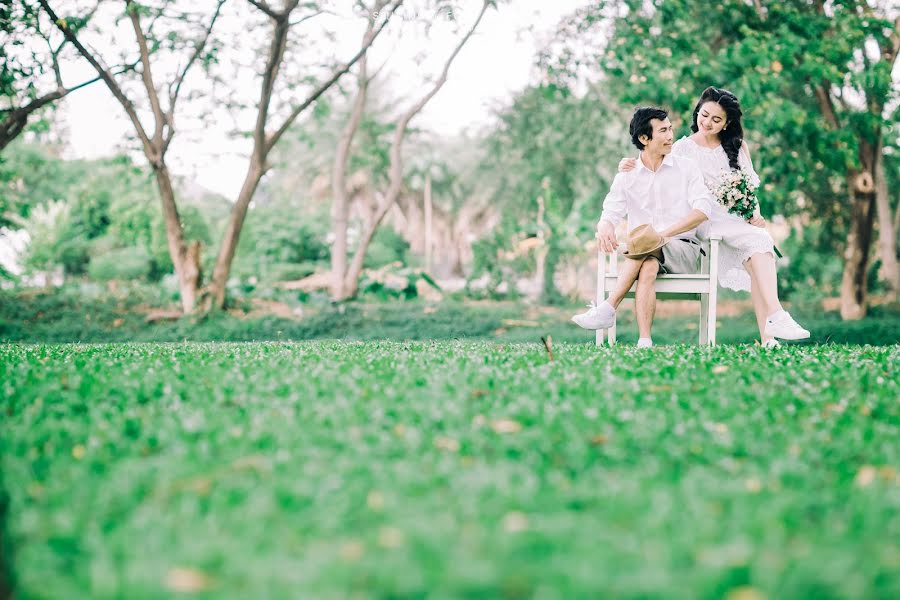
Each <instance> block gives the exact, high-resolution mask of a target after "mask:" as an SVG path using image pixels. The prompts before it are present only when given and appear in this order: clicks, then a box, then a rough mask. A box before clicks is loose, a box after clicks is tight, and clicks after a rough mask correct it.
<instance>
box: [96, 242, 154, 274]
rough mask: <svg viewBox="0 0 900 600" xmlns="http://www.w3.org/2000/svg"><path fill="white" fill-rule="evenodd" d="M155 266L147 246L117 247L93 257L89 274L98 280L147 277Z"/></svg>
mask: <svg viewBox="0 0 900 600" xmlns="http://www.w3.org/2000/svg"><path fill="white" fill-rule="evenodd" d="M152 268H153V264H152V259H151V257H150V253H149V252H148V251H147V249H146V248H143V247H141V246H134V247H131V248H116V249H114V250H110V251H109V252H106V253H104V254H101V255H99V256H95V257H93V258H92V259H91V262H90V264H89V265H88V275H89V276H90V277H91V279H95V280H98V281H110V280H133V279H146V278H147V277H148V276H149V275H150V273H151V270H152Z"/></svg>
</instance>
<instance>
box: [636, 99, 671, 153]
mask: <svg viewBox="0 0 900 600" xmlns="http://www.w3.org/2000/svg"><path fill="white" fill-rule="evenodd" d="M668 118H669V113H667V112H666V111H664V110H663V109H661V108H656V107H655V106H641V107H639V108H637V109H636V110H635V111H634V115H633V116H632V117H631V125H629V126H628V133H630V134H631V143H633V144H634V145H635V146H637V149H638V150H643V149H644V144H642V143H641V141H640V140H639V139H638V138H639V137H641V136H642V135H646V136H647V137H648V138H650V139H651V140H652V139H653V127H652V126H651V125H650V120H651V119H659V120H660V121H665V120H666V119H668Z"/></svg>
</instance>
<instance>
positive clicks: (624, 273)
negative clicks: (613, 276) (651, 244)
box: [606, 258, 655, 308]
mask: <svg viewBox="0 0 900 600" xmlns="http://www.w3.org/2000/svg"><path fill="white" fill-rule="evenodd" d="M654 260H655V259H654ZM643 264H644V260H641V259H631V258H627V259H625V262H624V263H623V264H622V266H621V268H620V269H619V278H618V280H617V281H616V289H614V290H613V291H612V293H611V294H610V295H609V296H608V297H607V298H606V301H607V302H609V304H610V305H611V306H612V307H613V308H619V304H621V303H622V300H623V299H624V298H625V294H627V293H628V290H630V289H631V286H632V285H634V282H635V280H636V279H637V278H638V273H639V272H640V270H641V265H643Z"/></svg>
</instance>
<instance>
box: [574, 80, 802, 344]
mask: <svg viewBox="0 0 900 600" xmlns="http://www.w3.org/2000/svg"><path fill="white" fill-rule="evenodd" d="M710 89H715V88H710ZM716 91H718V90H716ZM705 94H706V93H704V95H705ZM716 108H718V111H719V112H721V116H722V119H721V120H720V121H719V122H717V124H718V125H719V127H718V129H719V131H721V129H723V127H722V126H721V124H720V123H721V122H722V121H724V120H725V117H726V111H724V110H723V109H722V107H721V106H718V103H717V102H715V101H707V102H703V99H701V103H699V104H698V109H697V110H695V112H694V119H695V121H696V120H697V119H698V113H699V114H700V119H701V121H702V120H703V119H707V120H708V121H710V125H712V120H711V119H708V115H709V114H714V113H716ZM738 114H739V113H738ZM726 127H727V125H726ZM711 129H712V127H705V130H706V133H707V134H708V133H709V131H710V130H711ZM696 131H697V129H695V132H696ZM629 132H630V134H631V139H632V142H633V143H634V145H635V146H636V147H637V148H638V149H639V150H640V151H641V153H640V157H639V158H638V159H637V161H636V163H635V164H634V166H633V167H632V168H631V169H629V170H625V171H623V172H620V173H618V174H617V175H616V177H615V179H614V180H613V184H612V188H611V189H610V192H609V194H608V195H607V197H606V199H605V200H604V202H603V212H602V214H601V215H600V221H599V223H598V224H597V242H598V247H599V250H600V252H603V253H611V252H614V251H615V250H616V249H617V248H618V245H619V244H618V240H617V239H616V233H615V228H616V225H618V224H619V223H620V222H621V221H622V220H623V219H626V218H627V221H628V226H629V228H630V232H629V235H628V238H629V239H628V249H627V250H625V251H624V252H623V253H622V255H623V256H624V257H625V258H626V259H627V260H625V261H624V263H623V264H622V266H621V268H620V270H619V273H618V278H617V280H616V284H615V289H613V291H612V292H611V293H610V295H609V296H608V297H607V298H606V300H603V299H602V298H600V297H598V298H597V302H596V303H593V302H592V303H591V306H590V310H588V311H587V312H585V313H582V314H579V315H575V316H574V317H572V320H573V321H574V322H575V323H576V324H577V325H579V326H581V327H583V328H585V329H592V330H599V329H609V328H611V327H613V326H614V324H615V315H616V309H617V308H618V306H619V304H620V303H621V302H622V300H623V299H624V298H625V295H626V294H627V293H628V292H629V291H630V290H631V288H632V286H634V284H635V282H636V283H637V286H636V291H635V313H636V317H637V323H638V330H639V334H640V338H639V339H638V344H637V345H638V347H640V348H649V347H651V346H652V345H653V341H652V338H651V333H650V331H651V326H652V324H653V315H654V313H655V310H656V288H655V285H656V278H657V276H658V275H659V274H675V273H698V272H699V270H700V269H699V268H700V257H701V254H702V253H703V249H702V248H701V244H700V240H699V239H698V237H697V227H698V226H699V225H701V224H702V223H704V222H706V221H708V220H710V219H712V224H713V225H715V224H716V222H717V219H725V220H727V221H728V223H729V225H731V226H732V227H733V226H734V225H735V224H734V223H732V222H731V221H732V220H734V219H738V218H739V217H736V216H735V215H733V214H729V213H728V212H727V209H726V208H725V207H723V206H722V205H720V204H719V203H718V202H716V201H715V200H714V199H713V197H712V195H711V193H710V191H709V188H708V187H707V183H706V182H705V181H704V173H703V171H701V168H700V166H698V164H697V163H696V162H695V161H694V160H692V159H691V158H688V157H687V156H685V155H684V154H683V153H675V154H673V153H672V150H673V145H674V146H677V145H678V144H683V143H684V142H685V141H690V140H691V138H684V139H682V140H679V142H678V144H673V140H674V133H673V128H672V123H671V122H670V121H669V117H668V114H667V113H666V112H665V111H664V110H662V109H659V108H639V109H637V110H636V111H635V113H634V116H633V117H632V119H631V124H630V126H629ZM695 135H698V134H696V133H695ZM700 135H702V133H701V134H700ZM739 143H742V142H739ZM710 158H713V157H710ZM629 166H631V164H630V163H629V161H623V163H622V168H623V169H624V168H627V167H629ZM751 169H752V167H751ZM754 175H755V173H754ZM723 214H724V216H723ZM763 223H764V221H763ZM737 225H738V229H739V231H740V232H741V234H742V236H744V237H746V238H748V239H751V240H753V241H752V244H755V245H756V246H760V250H762V251H763V253H768V254H771V253H772V252H773V244H772V242H771V237H770V236H769V234H768V233H767V232H766V231H765V229H762V228H761V227H759V226H756V227H754V225H753V224H751V223H749V222H747V221H743V220H742V221H741V222H739V223H737ZM744 228H749V229H750V231H745V230H744ZM725 229H726V231H727V230H728V229H727V228H725ZM757 232H758V233H757ZM748 234H752V235H748ZM740 242H741V243H742V244H745V245H746V243H745V242H744V240H743V239H742V240H740ZM722 243H723V246H725V247H727V246H728V243H729V239H728V238H727V237H724V236H723V242H722ZM762 246H765V248H762ZM752 254H753V255H754V256H755V255H757V254H759V252H756V251H753V252H752ZM765 258H766V259H767V260H766V261H765V264H768V263H771V265H772V271H773V273H772V275H773V276H774V254H772V255H771V258H769V257H765ZM600 260H605V256H603V255H601V256H600ZM749 262H750V257H748V258H747V259H746V261H745V262H743V266H744V268H747V263H749ZM759 262H763V261H759ZM604 266H605V265H604ZM751 268H752V267H751ZM747 270H748V271H750V269H747ZM601 277H603V275H601ZM767 279H768V278H767ZM766 283H768V281H767V282H766ZM715 285H716V282H715V279H713V280H712V286H713V288H715ZM598 287H600V289H601V290H603V289H605V281H604V282H603V285H600V286H598ZM713 292H714V290H713ZM707 293H708V290H707ZM712 298H715V294H714V293H713V294H712ZM713 301H714V300H713ZM754 303H755V304H756V297H754ZM775 303H776V304H777V306H775V307H774V308H775V310H774V311H772V312H771V313H768V312H766V309H765V308H764V309H763V313H764V314H763V315H762V317H761V318H762V319H764V320H763V321H761V322H760V334H761V338H762V342H763V345H764V346H766V347H771V346H777V345H778V342H777V341H776V340H775V338H782V339H804V338H807V337H809V332H808V331H806V330H805V329H803V328H802V327H800V325H798V324H797V322H796V321H794V320H793V319H792V318H791V316H790V315H789V314H788V313H787V312H786V311H784V310H783V309H782V308H781V306H780V304H778V303H777V297H776V300H775ZM713 310H714V309H713ZM757 314H758V317H759V316H760V310H757ZM714 315H715V312H713V319H714V318H715V317H714ZM714 325H715V324H714V323H713V326H714ZM712 340H714V337H713V338H712ZM611 341H612V340H611Z"/></svg>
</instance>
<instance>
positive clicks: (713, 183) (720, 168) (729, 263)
mask: <svg viewBox="0 0 900 600" xmlns="http://www.w3.org/2000/svg"><path fill="white" fill-rule="evenodd" d="M672 154H676V155H678V156H686V157H688V158H692V159H693V160H694V161H695V162H696V163H697V166H699V167H700V170H701V171H702V172H703V179H704V181H705V182H706V185H707V187H709V188H710V190H713V189H715V188H716V187H718V185H719V183H720V180H721V177H722V173H723V172H725V173H728V172H730V171H731V168H730V167H729V166H728V156H727V155H726V154H725V150H724V148H722V146H718V147H716V148H705V147H703V146H700V145H699V144H697V142H695V141H694V140H692V139H691V138H689V137H683V138H681V139H680V140H678V141H677V142H675V144H674V145H673V146H672ZM738 164H739V165H740V167H741V169H742V170H743V171H745V172H746V173H748V174H749V175H750V179H751V180H752V181H753V183H754V184H755V185H759V175H758V174H757V173H756V171H755V170H754V169H753V162H752V161H751V160H750V155H749V154H748V153H747V149H746V147H743V148H741V150H740V152H739V153H738ZM706 231H707V232H709V233H717V234H719V235H721V236H722V241H721V242H720V243H719V285H721V286H722V287H725V288H729V289H732V290H738V291H750V274H749V273H747V270H746V269H745V268H744V261H746V260H747V259H748V258H750V257H751V256H753V255H754V254H757V253H765V252H768V253H770V254H772V256H774V255H775V242H774V241H773V240H772V236H771V235H769V232H768V231H766V230H765V229H763V228H761V227H756V226H754V225H751V224H750V223H748V222H747V221H745V220H744V219H742V218H740V217H739V216H737V215H733V214H731V213H729V212H728V210H727V209H726V208H725V207H724V206H722V205H721V204H719V203H717V202H714V203H713V212H712V215H710V219H709V225H708V227H706Z"/></svg>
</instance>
